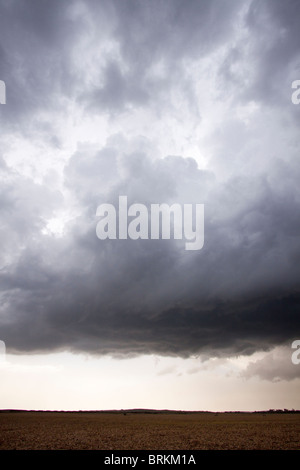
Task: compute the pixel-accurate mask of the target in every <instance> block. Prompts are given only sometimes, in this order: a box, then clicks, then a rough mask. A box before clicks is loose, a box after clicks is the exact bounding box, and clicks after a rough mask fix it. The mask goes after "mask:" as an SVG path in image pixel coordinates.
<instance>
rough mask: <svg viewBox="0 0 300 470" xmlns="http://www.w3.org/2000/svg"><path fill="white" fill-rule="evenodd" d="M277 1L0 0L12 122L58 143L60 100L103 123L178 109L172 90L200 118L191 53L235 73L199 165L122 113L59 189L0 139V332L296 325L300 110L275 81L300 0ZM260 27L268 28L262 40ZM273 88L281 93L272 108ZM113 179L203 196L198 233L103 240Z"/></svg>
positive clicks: (158, 195)
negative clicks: (0, 145)
mask: <svg viewBox="0 0 300 470" xmlns="http://www.w3.org/2000/svg"><path fill="white" fill-rule="evenodd" d="M280 5H281V4H280ZM280 5H279V3H278V2H272V3H271V2H268V3H266V2H265V3H263V6H262V4H261V3H257V2H256V1H252V2H241V3H239V4H238V3H237V2H231V1H228V2H226V4H225V3H224V2H221V1H211V2H206V1H203V2H200V1H195V2H194V1H192V2H188V3H186V2H182V1H179V0H178V1H175V2H169V1H167V2H159V1H155V2H148V1H146V2H140V3H134V4H133V2H128V1H124V2H123V1H122V2H105V1H104V2H101V3H99V2H94V1H88V2H85V3H84V4H82V3H80V2H76V1H72V2H69V3H68V4H67V5H65V4H64V5H62V3H61V2H51V4H50V2H36V1H33V0H31V1H29V2H27V3H26V7H25V4H24V5H23V6H22V7H21V8H19V7H18V5H17V4H16V3H14V2H12V3H10V4H8V3H7V2H4V1H2V2H1V3H0V7H1V10H2V12H3V15H1V20H0V23H1V24H0V27H1V43H0V45H1V48H0V59H1V66H2V68H3V75H2V76H1V77H0V78H1V79H4V80H5V81H6V82H7V84H8V89H9V90H10V91H9V93H10V94H11V95H8V100H7V101H8V104H7V105H5V108H2V109H1V123H2V122H3V123H4V125H3V132H4V133H6V134H4V135H5V136H10V137H11V136H12V135H15V133H17V134H18V135H22V136H23V137H24V136H25V138H28V134H29V135H31V136H32V140H33V144H34V142H35V139H38V140H39V139H42V140H43V142H44V145H45V146H47V148H52V146H57V147H59V146H60V145H63V142H61V140H60V139H61V137H60V136H58V135H56V131H55V122H54V121H55V117H56V115H57V114H59V115H60V117H61V115H64V114H63V113H64V112H66V113H67V111H65V110H64V106H65V103H66V102H68V103H70V102H71V103H73V104H76V106H78V108H77V109H79V110H80V111H81V112H82V116H83V118H85V117H87V116H93V115H94V114H93V113H95V114H96V115H101V116H109V118H111V117H113V120H112V121H108V122H109V123H112V122H115V121H116V120H117V119H118V118H119V116H120V115H121V114H122V113H123V112H126V113H128V114H127V116H131V113H133V112H134V111H135V110H136V109H141V110H145V111H149V110H153V109H154V111H155V112H154V113H153V115H152V116H158V118H161V116H164V113H165V114H166V115H168V114H169V115H171V114H172V110H173V108H172V106H173V104H172V103H173V101H172V99H173V98H172V94H174V93H175V92H177V91H178V90H180V92H181V95H180V96H181V97H182V96H183V97H184V100H185V101H184V104H186V103H187V104H188V110H189V117H190V119H191V120H192V121H193V120H195V119H196V120H197V119H198V117H199V114H198V112H199V109H200V108H201V106H200V105H198V103H196V102H195V98H196V85H195V80H194V81H193V80H192V79H191V78H190V77H189V76H188V74H187V67H189V65H190V64H198V63H199V61H200V62H201V61H203V62H201V63H202V64H203V63H207V64H208V65H207V67H208V68H209V67H212V68H213V71H214V73H216V74H217V80H216V83H219V90H218V91H219V92H220V93H221V94H222V93H224V94H226V93H227V94H226V96H225V98H226V99H230V96H231V95H232V94H233V93H234V91H236V94H235V95H234V97H233V99H232V105H231V108H230V113H229V114H230V115H228V116H227V119H226V121H225V122H223V123H222V125H220V126H217V128H216V129H215V130H213V131H211V133H209V134H208V137H207V142H208V143H209V144H210V143H212V144H211V147H209V146H208V151H209V152H210V155H209V156H210V160H209V161H208V164H207V167H206V168H200V167H199V165H198V164H197V162H196V160H195V159H194V158H193V155H191V157H189V158H188V157H186V156H185V157H184V156H181V155H165V157H164V158H161V159H157V158H156V157H157V156H156V155H155V152H156V148H157V142H155V141H152V140H154V138H153V139H152V140H151V138H147V136H140V135H139V131H138V130H137V131H136V136H135V138H132V139H131V138H130V137H128V136H127V135H126V131H125V130H124V132H123V133H122V132H120V133H119V134H117V135H113V132H111V133H110V134H111V135H110V136H109V138H108V139H107V142H106V144H105V145H100V144H99V145H98V146H97V145H95V144H94V143H93V144H91V143H83V142H82V143H81V144H78V145H77V150H76V151H75V152H73V154H72V155H69V158H68V159H67V161H66V163H65V164H63V165H62V166H63V168H64V170H63V173H61V174H60V175H59V176H60V178H61V184H62V188H61V190H60V189H59V185H58V184H53V185H52V183H49V182H47V180H46V179H44V181H43V182H42V183H39V184H38V183H37V182H36V181H33V180H32V179H31V178H30V177H29V176H25V175H23V174H22V170H21V169H20V170H19V171H16V169H13V168H12V167H11V166H10V165H9V164H8V163H6V158H7V157H6V155H5V154H3V158H1V160H0V170H1V172H2V180H1V203H0V206H1V207H0V209H1V231H0V236H1V246H2V255H1V271H0V281H1V299H2V303H1V308H0V334H1V339H3V340H4V341H5V342H6V345H7V347H8V348H9V349H10V350H12V351H15V352H18V351H32V352H33V351H50V350H54V349H70V350H75V351H88V352H95V353H106V352H118V353H128V354H129V353H130V354H131V353H152V352H155V353H162V354H174V355H182V356H188V355H190V354H195V353H200V352H202V353H204V354H206V355H209V354H210V353H211V354H214V355H223V354H224V355H226V354H227V355H232V354H250V353H252V352H254V351H256V350H257V349H264V350H267V349H270V348H271V347H273V346H274V345H281V344H284V343H285V342H286V341H287V340H289V339H290V338H291V337H292V336H293V335H294V334H295V331H298V329H299V326H300V325H299V303H300V292H299V282H298V279H299V277H300V272H299V270H300V268H299V266H300V264H299V263H298V260H299V236H298V235H299V230H300V226H299V217H297V214H298V212H299V211H298V207H299V197H300V194H299V183H298V182H299V177H300V174H299V173H300V171H299V170H300V167H299V163H298V150H299V145H298V141H297V138H296V136H297V119H298V117H297V118H294V116H295V113H296V111H295V107H292V106H291V104H290V96H289V95H288V96H287V98H286V100H287V102H288V104H286V102H285V101H284V92H283V91H281V92H280V93H281V95H280V96H281V98H280V100H279V101H277V98H276V96H277V94H276V93H277V91H278V90H282V84H284V83H285V81H284V80H285V77H284V73H283V70H284V67H285V66H287V67H289V74H290V75H289V76H292V75H291V74H292V73H293V71H295V70H297V67H296V65H295V64H297V62H296V60H297V47H296V45H297V44H298V42H297V41H298V39H297V40H296V39H295V38H296V26H298V23H297V21H296V20H295V17H296V15H295V11H294V10H295V9H297V7H296V6H295V3H288V4H287V6H286V7H283V6H280ZM265 18H266V19H267V25H268V31H267V33H265V32H264V30H263V28H262V21H263V19H265ZM233 20H236V23H237V24H238V25H240V26H241V30H242V31H243V34H245V38H246V39H245V41H244V42H243V43H240V42H239V40H240V36H239V34H240V31H239V28H236V29H235V28H232V24H233ZM278 28H279V30H278ZM280 28H282V33H281V32H280V31H281V30H280ZM12 31H15V33H14V34H13V33H12ZM278 31H279V32H278ZM266 35H267V37H268V39H269V43H267V42H266V41H265V42H263V47H259V44H260V42H259V41H260V40H261V38H264V39H266V38H265V36H266ZM280 38H281V39H280ZM278 41H281V42H278ZM295 43H296V44H295ZM278 44H280V47H279V49H277V45H278ZM276 51H278V54H277V52H276ZM287 51H289V53H287ZM215 53H218V54H219V55H218V58H217V59H216V60H217V63H216V64H214V63H213V59H211V57H215V56H213V55H212V54H215ZM205 60H208V62H205ZM209 60H211V62H209ZM212 63H213V65H212ZM187 64H189V65H187ZM247 67H250V69H252V75H251V76H250V78H249V77H248V75H247ZM212 68H211V69H210V70H212ZM273 72H274V73H273ZM212 75H213V73H212ZM269 77H272V81H271V86H269V85H270V84H269V85H268V90H267V85H266V82H268V80H269ZM248 78H249V80H248ZM268 83H269V82H268ZM289 93H290V90H289ZM275 95H276V96H275ZM182 99H183V98H182ZM253 101H255V102H256V103H259V106H261V109H260V111H258V112H257V119H256V118H253V119H252V118H251V116H250V118H249V119H250V123H247V121H243V120H242V119H240V118H239V116H238V110H239V107H243V106H245V105H249V103H251V102H253ZM270 104H272V105H274V106H275V104H276V106H277V108H276V110H275V111H276V112H274V115H273V114H272V116H270V115H268V107H269V106H270ZM3 109H5V113H4V111H3ZM281 110H284V116H285V120H284V121H282V119H283V118H282V113H281ZM40 113H42V114H43V113H44V116H45V115H46V117H43V118H42V120H41V121H40ZM203 117H204V119H205V116H203ZM266 118H268V120H267V122H266ZM150 124H151V123H150ZM150 124H149V127H151V126H150ZM38 125H39V126H40V127H38ZM136 126H137V128H138V123H137V124H136ZM39 141H40V140H39ZM6 146H7V148H8V149H9V139H8V137H7V139H6ZM211 149H212V150H211ZM35 164H36V165H38V163H35ZM49 181H53V179H51V178H50V180H49ZM123 194H124V195H127V196H128V201H129V203H133V202H140V203H143V204H146V205H148V204H151V203H154V202H157V203H161V202H165V203H169V204H171V203H174V202H179V203H181V204H183V203H204V204H205V244H204V248H203V249H202V250H201V251H199V252H193V253H190V252H186V251H185V250H184V246H183V244H182V243H180V242H177V241H174V240H171V241H166V240H139V241H132V240H125V241H116V240H106V241H102V242H101V241H100V240H99V239H97V237H96V223H97V219H96V216H95V214H96V208H97V206H98V205H99V204H101V203H102V202H111V203H114V204H117V201H118V196H119V195H123ZM70 205H73V206H74V207H76V209H77V217H73V218H72V219H71V220H70V221H69V222H68V223H66V225H65V231H64V233H63V235H62V236H61V237H54V236H53V235H51V234H49V233H48V232H47V231H46V230H45V229H46V228H47V221H48V220H49V219H51V217H52V216H55V214H56V213H57V211H59V209H60V208H63V209H68V208H69V206H70ZM253 367H254V366H253ZM250 369H251V368H250ZM250 369H249V371H248V372H249V373H253V371H254V369H253V368H252V369H251V370H250ZM255 370H256V369H255Z"/></svg>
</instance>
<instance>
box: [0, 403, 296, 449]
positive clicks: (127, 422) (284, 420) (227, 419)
mask: <svg viewBox="0 0 300 470" xmlns="http://www.w3.org/2000/svg"><path fill="white" fill-rule="evenodd" d="M0 449H1V450H13V449H16V450H21V449H25V450H47V449H51V450H58V449H63V450H68V449H73V450H74V449H77V450H85V449H87V450H198V449H200V450H234V449H241V450H248V449H250V450H257V449H265V450H295V449H296V450H297V449H298V450H299V449H300V413H208V412H198V413H168V412H166V413H164V412H158V413H152V412H151V413H149V412H147V413H145V412H130V411H129V412H126V414H125V413H123V412H67V413H64V412H32V411H31V412H12V411H10V412H3V411H2V412H1V413H0Z"/></svg>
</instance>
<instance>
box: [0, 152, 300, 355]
mask: <svg viewBox="0 0 300 470" xmlns="http://www.w3.org/2000/svg"><path fill="white" fill-rule="evenodd" d="M106 152H107V155H113V154H114V149H113V148H112V147H110V148H108V149H106V150H105V149H104V150H102V152H100V153H96V154H95V155H94V157H93V158H90V159H88V160H87V166H86V160H85V159H80V158H78V156H77V157H76V155H74V157H73V161H72V160H71V162H70V165H69V167H68V168H67V169H66V176H68V177H69V187H70V188H71V187H72V185H73V190H74V192H75V191H76V190H77V188H80V185H79V184H78V179H80V177H81V175H83V178H84V177H87V178H88V180H89V181H90V185H91V188H98V187H101V178H103V179H105V177H106V175H105V174H102V173H101V172H100V171H93V165H94V168H98V169H99V168H100V167H101V163H100V162H101V160H102V158H103V157H104V162H103V161H102V165H103V164H105V158H107V155H106ZM115 153H117V151H116V150H115ZM116 168H117V166H116ZM118 168H119V171H120V175H117V176H118V177H119V181H118V182H117V183H115V185H114V189H113V190H111V191H110V194H107V195H106V198H107V199H106V202H114V203H116V202H117V198H118V195H119V194H128V198H129V203H130V201H132V202H134V201H138V202H143V203H145V204H148V203H149V202H153V200H154V202H155V201H159V200H160V199H161V200H162V199H163V200H164V201H165V202H167V203H171V202H174V201H181V202H184V196H185V195H188V198H189V199H188V201H186V200H185V201H186V202H195V201H196V200H197V202H204V203H205V204H206V214H207V215H206V222H205V223H206V228H205V237H206V238H205V246H204V248H203V250H201V251H199V252H192V253H189V252H186V251H185V250H184V247H183V245H181V246H177V245H176V244H175V242H174V241H168V240H157V241H155V240H140V241H132V240H123V241H119V240H106V241H100V240H98V239H97V237H96V233H95V226H96V218H95V209H96V206H97V203H101V202H103V201H97V202H96V196H95V194H93V190H92V191H91V192H90V195H91V198H90V205H89V204H88V199H87V192H84V193H81V192H80V191H79V193H78V194H79V195H80V196H78V197H82V198H83V204H82V206H81V207H82V216H80V217H78V219H77V220H76V221H73V222H72V223H71V225H70V227H69V232H68V233H67V234H66V236H65V237H63V238H62V239H57V240H55V239H48V237H47V236H45V237H43V239H40V238H39V239H38V240H37V241H30V242H29V241H28V247H27V250H25V252H24V253H23V254H22V255H21V256H20V257H19V259H18V261H17V263H16V264H15V265H13V266H10V267H9V268H7V269H5V270H4V271H3V272H2V274H1V281H2V286H3V298H4V300H5V305H6V309H5V311H6V312H9V314H7V315H6V316H4V318H5V321H4V322H3V323H2V327H1V332H2V337H3V338H4V339H5V340H6V343H7V345H8V346H9V347H10V348H12V349H16V350H27V351H28V350H29V351H31V350H32V351H34V350H48V349H52V348H70V349H74V350H82V351H91V352H100V353H101V352H111V351H115V350H118V351H119V352H124V353H132V352H136V353H151V352H159V353H163V354H181V355H184V356H187V355H188V354H190V353H197V352H203V353H206V354H221V353H225V352H226V353H227V354H231V353H246V354H247V353H252V352H254V351H255V350H256V349H257V348H262V349H267V348H268V347H271V346H272V345H273V344H282V343H284V342H285V341H287V340H288V339H289V338H290V337H291V336H292V335H293V334H294V331H295V329H297V328H299V326H300V325H299V307H300V293H299V290H297V288H298V285H297V279H298V278H299V275H300V272H299V264H297V263H295V256H298V255H297V253H299V241H298V237H297V234H298V232H299V227H298V225H299V221H298V219H297V218H295V212H294V211H296V207H295V204H294V205H293V201H292V200H291V201H289V202H290V203H291V205H290V207H289V205H288V204H285V201H282V199H281V197H280V196H278V195H277V194H276V193H275V192H273V190H272V188H269V187H267V186H266V185H264V184H263V183H261V182H257V181H255V180H252V179H251V178H249V179H245V180H241V181H238V182H237V181H229V182H228V183H227V184H226V185H225V186H224V187H221V188H219V187H218V186H217V185H216V184H215V180H214V177H213V175H212V174H211V173H209V172H206V171H201V170H199V169H197V166H196V163H195V162H193V161H192V159H190V160H186V159H183V158H181V157H168V158H166V159H164V160H159V161H157V160H154V161H153V160H151V159H150V158H149V157H147V156H145V155H143V154H139V155H134V154H132V155H128V154H126V155H125V156H122V155H121V156H120V158H119V161H118ZM179 170H180V179H178V177H177V176H178V171H179ZM116 171H117V170H116ZM121 175H124V176H123V177H121ZM83 181H84V179H83ZM149 184H150V185H151V188H152V191H149V193H148V194H147V191H145V185H146V186H148V187H150V186H149ZM295 184H296V182H295ZM84 187H85V188H86V185H84ZM191 187H192V188H193V189H192V190H191ZM249 187H251V188H252V195H251V197H249ZM153 188H155V189H156V190H155V196H154V195H153V194H154V193H153ZM151 195H152V200H151ZM237 196H238V200H239V205H238V207H236V202H235V201H236V198H237ZM221 197H222V202H221V201H219V199H220V198H221ZM286 239H289V244H287V243H286ZM218 351H219V353H218Z"/></svg>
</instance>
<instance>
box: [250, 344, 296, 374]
mask: <svg viewBox="0 0 300 470" xmlns="http://www.w3.org/2000/svg"><path fill="white" fill-rule="evenodd" d="M293 351H294V350H293V349H291V345H290V347H288V346H285V347H281V348H275V349H274V350H272V351H270V352H269V353H267V354H265V356H264V357H263V358H262V359H258V360H257V361H252V362H250V364H249V365H248V366H247V368H246V370H245V371H244V372H243V373H242V374H241V375H242V377H246V378H251V377H253V376H257V377H260V378H261V379H263V380H269V381H272V382H279V381H281V380H294V379H297V378H299V377H300V370H299V367H297V365H295V364H293V363H292V359H291V356H292V352H293Z"/></svg>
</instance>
